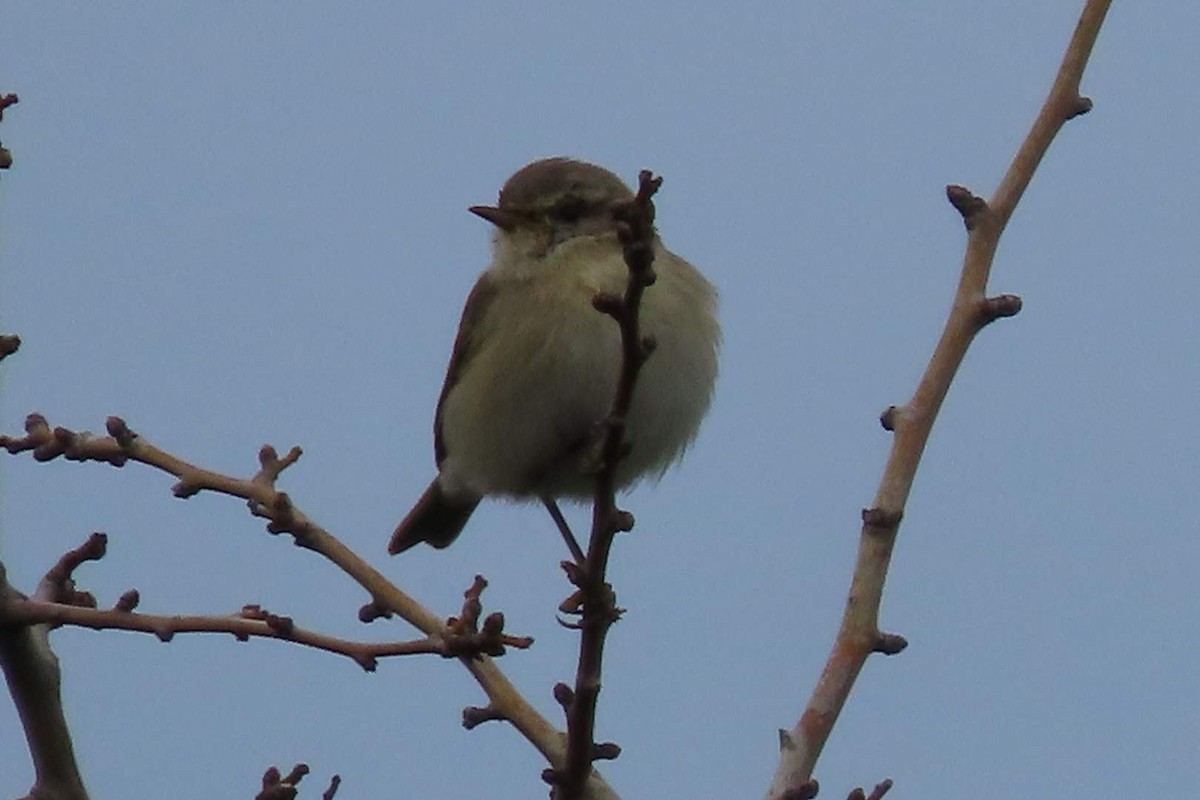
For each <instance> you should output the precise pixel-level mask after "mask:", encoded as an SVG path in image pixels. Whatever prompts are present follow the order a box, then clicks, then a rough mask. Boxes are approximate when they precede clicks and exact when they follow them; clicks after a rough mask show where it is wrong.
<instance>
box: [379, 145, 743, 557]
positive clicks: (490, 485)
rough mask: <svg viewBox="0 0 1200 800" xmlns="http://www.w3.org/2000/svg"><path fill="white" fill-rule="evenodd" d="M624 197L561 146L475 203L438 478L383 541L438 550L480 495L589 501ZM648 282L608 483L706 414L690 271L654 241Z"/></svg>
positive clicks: (704, 313) (707, 333) (635, 474)
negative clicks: (639, 356)
mask: <svg viewBox="0 0 1200 800" xmlns="http://www.w3.org/2000/svg"><path fill="white" fill-rule="evenodd" d="M632 199H633V193H632V192H630V190H629V188H628V187H626V186H625V184H624V183H623V182H622V181H621V179H620V178H618V177H617V176H616V175H614V174H613V173H611V172H609V171H608V170H606V169H603V168H602V167H598V166H595V165H593V164H587V163H584V162H582V161H575V160H573V159H569V158H547V159H543V160H541V161H535V162H533V163H532V164H529V165H527V166H525V167H523V168H521V169H520V170H518V171H517V172H516V174H514V175H513V176H512V177H511V178H509V179H508V182H507V183H505V184H504V188H502V189H501V190H500V201H499V203H498V204H497V205H495V206H473V207H472V208H471V209H470V210H471V212H472V213H474V214H477V215H478V216H480V217H483V218H484V219H485V220H487V221H488V222H490V223H492V224H493V225H495V226H496V232H495V238H494V240H493V246H492V263H491V265H490V266H489V267H488V268H487V269H486V270H485V271H484V272H483V274H482V275H480V276H479V280H478V281H476V283H475V288H473V289H472V290H471V294H470V296H468V297H467V304H466V308H464V309H463V314H462V320H461V322H460V323H459V326H458V336H457V337H456V338H455V340H454V351H453V353H452V355H451V357H450V366H449V368H448V369H447V371H446V381H445V384H444V385H443V386H442V394H441V397H440V398H439V399H438V405H437V413H436V415H435V417H434V423H433V442H434V455H435V458H436V461H437V467H438V475H437V477H436V478H434V480H433V483H431V484H430V485H429V488H427V489H426V490H425V493H424V494H422V495H421V498H420V499H419V500H418V501H417V504H416V505H415V506H414V507H413V509H412V510H411V511H410V512H409V513H408V516H406V517H405V518H404V520H403V521H402V522H401V523H400V525H399V526H398V527H397V528H396V530H395V532H394V533H393V534H392V539H391V542H390V543H389V545H388V551H389V552H391V553H400V552H403V551H404V550H407V549H408V548H410V547H412V546H413V545H415V544H417V543H418V542H428V543H429V544H431V545H433V546H434V547H446V546H447V545H449V544H450V543H451V542H453V541H454V539H455V538H457V537H458V535H459V533H461V532H462V529H463V526H464V525H466V523H467V519H468V518H469V517H470V516H471V513H472V512H473V511H474V510H475V507H476V506H478V505H479V501H480V500H481V499H482V498H483V497H485V496H487V495H498V496H502V497H509V498H517V499H539V498H540V499H543V500H552V499H555V498H571V499H579V500H587V499H589V498H590V497H591V494H592V491H593V488H594V478H593V476H592V475H591V474H590V473H589V470H588V469H587V460H588V456H589V453H588V449H589V448H588V445H589V444H591V442H592V441H594V435H595V434H594V432H595V429H596V425H597V423H599V422H600V421H602V420H603V419H604V418H605V416H606V415H607V414H608V412H609V408H610V406H611V405H612V401H613V395H614V393H615V392H616V385H617V379H618V375H619V373H620V368H621V337H620V330H619V328H618V326H617V324H616V323H615V322H614V321H613V320H612V318H611V317H609V316H608V315H606V314H602V313H600V312H599V311H597V310H596V309H595V308H594V307H593V305H592V299H593V298H594V297H595V296H596V294H598V293H600V292H608V293H613V294H618V295H619V294H621V293H622V292H623V291H624V288H625V284H626V282H627V280H628V268H627V267H626V265H625V261H624V257H623V255H622V247H621V243H620V241H619V240H618V238H617V220H616V218H615V216H614V211H615V209H617V208H618V207H620V206H622V205H624V204H627V203H628V202H629V201H630V200H632ZM654 252H655V260H654V270H655V273H656V274H657V281H656V282H655V283H654V284H653V285H652V286H650V287H648V288H647V289H646V292H645V294H644V295H643V297H642V305H641V312H640V321H641V328H642V332H643V333H644V334H647V335H650V336H653V337H654V339H655V342H656V347H655V349H654V352H653V353H652V354H651V356H650V358H649V360H647V361H646V363H645V365H644V366H643V368H642V371H641V373H640V375H639V377H638V382H637V384H636V386H635V389H634V394H633V400H632V405H631V407H630V410H629V415H628V418H627V420H626V425H627V427H626V433H625V439H626V442H627V443H628V445H629V452H628V455H627V456H626V457H625V458H624V459H623V460H622V461H621V463H620V464H619V465H618V468H617V481H618V485H619V487H625V486H628V485H630V484H632V483H634V482H636V481H638V480H639V479H641V478H643V477H647V476H649V477H653V478H657V477H659V476H661V475H662V474H663V473H664V472H665V471H666V469H667V468H668V467H669V466H671V464H673V463H674V462H676V461H677V460H678V459H679V458H680V457H681V456H682V454H683V452H684V451H685V450H686V449H687V447H688V445H689V444H690V443H691V441H692V439H694V438H695V436H696V431H697V430H698V429H699V427H700V421H701V419H702V418H703V417H704V414H705V412H706V411H707V410H708V406H709V401H710V399H711V397H712V391H713V384H714V383H715V381H716V377H717V350H718V347H719V345H720V340H721V333H720V328H719V326H718V324H717V319H716V305H717V296H716V291H715V290H714V289H713V287H712V285H711V284H709V282H708V281H707V280H705V278H704V276H703V275H701V274H700V272H699V271H698V270H697V269H696V268H695V267H693V266H692V265H691V264H689V263H688V262H687V261H684V260H683V259H682V258H680V257H679V256H677V255H675V254H674V253H672V252H671V251H670V250H668V249H667V248H666V247H664V246H663V244H662V242H661V241H659V239H658V237H657V236H655V241H654Z"/></svg>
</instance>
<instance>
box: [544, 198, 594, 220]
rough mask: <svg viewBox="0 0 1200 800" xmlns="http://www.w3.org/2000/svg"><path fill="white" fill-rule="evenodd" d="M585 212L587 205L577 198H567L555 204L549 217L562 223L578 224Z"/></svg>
mask: <svg viewBox="0 0 1200 800" xmlns="http://www.w3.org/2000/svg"><path fill="white" fill-rule="evenodd" d="M586 211H587V203H586V202H585V201H583V200H581V199H579V198H577V197H568V198H566V199H564V200H562V201H561V202H559V203H557V204H555V206H554V208H552V209H551V210H550V215H551V216H552V217H554V218H555V219H557V220H560V221H562V222H578V221H579V218H580V217H582V216H583V215H584V213H585V212H586Z"/></svg>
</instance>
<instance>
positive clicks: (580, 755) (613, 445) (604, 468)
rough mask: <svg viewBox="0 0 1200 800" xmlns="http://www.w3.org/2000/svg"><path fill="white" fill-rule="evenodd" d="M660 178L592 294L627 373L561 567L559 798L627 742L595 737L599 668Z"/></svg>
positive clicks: (621, 521)
mask: <svg viewBox="0 0 1200 800" xmlns="http://www.w3.org/2000/svg"><path fill="white" fill-rule="evenodd" d="M660 186H662V178H661V177H658V178H656V177H654V176H653V175H652V174H651V173H650V172H649V171H648V170H642V172H641V174H640V175H639V176H638V191H637V195H636V196H635V197H634V199H633V200H632V201H630V202H629V204H628V205H626V206H625V207H624V208H622V209H620V210H619V211H618V221H619V226H618V228H617V233H618V236H619V237H620V241H621V247H622V253H623V255H624V257H625V264H626V266H627V267H628V268H629V278H628V281H627V283H626V286H625V293H624V295H623V296H622V297H618V296H616V295H611V294H600V295H597V296H596V297H595V298H594V299H593V305H594V306H595V307H596V310H598V311H600V312H602V313H605V314H608V315H609V316H610V317H612V318H613V319H614V320H615V321H616V323H617V325H618V326H619V327H620V330H621V355H622V358H621V373H620V378H619V379H618V381H617V392H616V397H615V398H614V399H613V404H612V409H611V410H610V411H609V414H608V417H607V418H606V419H605V421H604V425H603V426H602V433H601V436H602V438H601V441H600V456H601V457H600V468H599V471H598V472H597V474H596V490H595V495H594V500H593V505H592V530H591V536H590V538H589V541H588V549H587V554H586V557H585V559H584V560H583V562H582V563H577V562H571V561H564V562H563V565H562V566H563V569H564V570H565V571H566V573H567V578H568V580H570V581H571V583H572V584H573V585H574V586H575V587H576V591H575V592H574V593H573V594H572V595H571V597H570V598H568V600H567V601H566V602H565V603H564V605H563V606H562V607H561V610H563V611H564V612H566V613H575V614H578V615H579V621H578V622H574V623H571V624H570V627H574V628H578V629H579V631H580V642H579V664H578V666H577V668H576V674H575V687H574V689H571V688H570V687H567V686H566V685H565V684H559V685H558V686H557V687H556V688H555V697H556V698H558V699H559V701H560V703H561V704H562V706H563V709H564V711H565V712H566V716H567V759H566V764H565V766H564V768H563V769H561V770H554V769H549V770H546V772H545V773H544V774H543V778H544V779H545V780H546V781H547V782H549V783H550V784H552V785H553V786H554V791H553V794H552V796H553V797H554V798H555V800H573V799H574V798H578V797H582V796H583V791H584V785H585V782H586V780H587V778H588V775H589V774H590V773H591V772H592V762H593V761H597V760H603V759H612V758H616V757H617V756H618V755H619V754H620V752H621V749H620V747H619V746H617V745H616V744H614V743H611V742H607V743H602V744H597V743H596V741H595V724H596V702H597V698H598V697H599V694H600V675H601V669H602V664H603V657H604V641H605V637H606V636H607V635H608V630H609V628H610V627H612V624H613V623H614V622H616V621H617V620H618V619H619V618H620V616H621V613H622V610H621V609H620V608H618V607H617V604H616V594H615V593H614V592H613V590H612V586H610V585H609V584H608V583H607V582H606V573H607V570H608V558H609V553H610V552H611V550H612V544H613V540H614V538H615V537H616V535H617V534H618V533H620V532H622V531H628V530H630V529H632V528H633V515H632V514H630V513H629V512H627V511H622V510H621V509H619V508H618V507H617V502H616V472H617V466H618V465H619V463H620V461H621V458H622V456H623V455H624V449H625V419H626V417H627V415H628V414H629V407H630V404H631V403H632V400H633V389H634V386H635V385H636V383H637V378H638V373H639V372H640V371H641V368H642V365H643V364H645V363H646V359H647V358H649V357H650V354H651V353H652V352H653V350H654V340H653V339H652V338H650V337H643V336H642V335H641V331H640V327H639V324H638V315H639V311H640V308H641V301H642V293H643V292H644V291H645V290H646V289H647V288H648V287H649V286H652V285H653V284H654V281H655V275H654V269H653V264H654V202H653V199H652V198H653V197H654V195H655V193H656V192H657V191H658V189H659V187H660Z"/></svg>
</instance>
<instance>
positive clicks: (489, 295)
mask: <svg viewBox="0 0 1200 800" xmlns="http://www.w3.org/2000/svg"><path fill="white" fill-rule="evenodd" d="M499 285H500V284H499V281H498V280H497V279H496V278H495V277H494V276H493V275H492V274H491V273H490V272H484V273H483V274H482V275H480V276H479V280H477V281H475V286H473V287H472V288H471V293H470V294H469V295H467V303H466V305H465V306H464V307H463V313H462V319H461V320H459V323H458V334H457V335H456V336H455V337H454V350H453V352H451V354H450V365H449V366H448V367H447V368H446V381H445V383H443V384H442V393H441V395H440V396H439V397H438V404H437V413H436V414H434V417H433V455H434V459H435V460H436V463H437V465H438V467H441V466H442V462H443V461H445V460H446V441H445V439H444V437H443V436H442V406H443V405H444V404H445V402H446V395H448V394H450V390H451V389H452V388H454V385H455V384H457V383H458V378H459V376H460V375H461V374H462V371H463V370H464V369H465V368H466V365H467V362H469V361H470V360H471V358H472V357H473V356H474V355H475V353H476V351H477V347H476V345H477V344H478V339H479V335H480V334H481V333H482V332H483V318H484V316H485V315H486V314H487V309H488V306H490V305H491V304H492V300H494V299H495V297H496V291H497V289H498V288H499Z"/></svg>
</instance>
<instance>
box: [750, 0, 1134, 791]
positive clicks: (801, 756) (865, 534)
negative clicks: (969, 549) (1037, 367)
mask: <svg viewBox="0 0 1200 800" xmlns="http://www.w3.org/2000/svg"><path fill="white" fill-rule="evenodd" d="M1110 2H1111V0H1088V2H1087V4H1086V6H1085V7H1084V9H1083V12H1082V14H1081V16H1080V20H1079V23H1078V25H1077V26H1076V29H1075V33H1074V36H1073V37H1072V38H1071V43H1070V44H1069V45H1068V47H1067V51H1066V55H1065V56H1064V58H1063V62H1062V66H1061V67H1060V68H1059V71H1058V75H1057V77H1056V79H1055V81H1054V85H1053V87H1052V88H1051V90H1050V94H1049V96H1048V97H1047V98H1046V101H1045V103H1044V104H1043V106H1042V109H1041V112H1040V113H1039V114H1038V117H1037V119H1036V121H1035V122H1034V124H1033V127H1032V129H1031V130H1030V132H1029V135H1028V136H1027V137H1026V139H1025V142H1024V143H1023V144H1022V145H1021V147H1020V149H1019V150H1018V151H1017V154H1016V156H1015V157H1014V158H1013V161H1012V164H1011V165H1010V166H1009V168H1008V172H1007V173H1006V174H1005V176H1004V178H1003V180H1002V181H1001V182H1000V186H999V187H998V188H997V190H996V193H995V196H994V197H993V198H992V199H991V201H989V202H984V201H983V200H982V199H981V198H978V197H976V196H974V195H973V194H971V193H970V192H969V191H967V190H965V189H963V188H961V187H949V188H948V190H947V195H948V197H949V199H950V202H951V203H952V204H953V205H954V207H955V208H956V209H958V211H959V212H960V213H961V214H962V216H963V221H964V222H965V223H966V225H967V230H968V231H969V235H968V238H967V249H966V254H965V256H964V260H963V267H962V276H961V278H960V281H959V285H958V290H957V293H956V294H955V298H954V305H953V307H952V309H951V311H950V316H949V318H948V319H947V321H946V327H945V329H944V331H943V332H942V336H941V339H940V340H939V341H938V344H937V346H936V348H935V349H934V352H933V356H932V357H931V358H930V360H929V365H928V367H927V368H926V370H925V374H924V375H923V376H922V377H921V381H920V383H919V384H918V386H917V389H916V392H915V393H914V395H913V397H912V399H911V400H910V401H909V402H908V403H907V404H905V405H904V406H900V407H895V408H892V409H889V410H888V411H887V412H885V414H884V417H883V423H884V427H885V428H888V429H890V430H894V431H895V438H894V440H893V442H892V451H891V454H890V456H889V457H888V462H887V466H886V468H885V469H884V473H883V477H882V479H881V480H880V484H879V489H878V491H877V493H876V495H875V501H874V505H873V506H872V507H871V508H869V509H866V510H864V512H863V525H862V532H861V536H860V538H859V549H858V558H857V562H856V564H855V569H854V576H853V577H852V579H851V583H850V595H849V599H848V600H847V603H846V611H845V614H844V616H843V618H842V625H841V629H840V630H839V631H838V635H837V639H836V640H835V642H834V645H833V649H832V652H831V653H830V655H829V659H828V661H827V662H826V664H825V668H824V671H823V672H822V673H821V677H820V679H819V680H818V681H817V685H816V687H815V688H814V690H813V693H812V696H811V698H810V699H809V702H808V706H807V707H806V708H805V711H804V714H803V716H801V718H800V721H799V722H798V723H796V725H795V726H794V727H793V728H792V729H791V730H790V731H781V732H780V743H781V747H780V759H779V766H778V768H777V770H776V773H775V777H774V779H773V780H772V782H771V785H770V787H769V788H768V790H767V795H766V796H767V797H768V798H769V800H779V798H783V797H785V796H787V794H788V793H789V792H790V791H794V790H795V789H796V787H799V786H802V785H805V784H806V783H807V782H808V780H809V778H810V776H811V775H812V771H813V768H814V766H815V765H816V762H817V758H818V757H819V756H820V753H821V749H822V748H823V747H824V745H825V742H826V740H827V739H828V737H829V733H830V731H831V730H832V729H833V725H834V722H835V721H836V720H837V717H838V714H839V713H840V711H841V709H842V706H843V704H844V703H845V701H846V698H847V697H848V696H849V694H850V690H851V688H852V687H853V685H854V681H855V679H856V678H857V677H858V673H859V671H860V670H861V669H862V666H863V664H864V663H865V662H866V659H867V657H868V656H869V655H870V654H871V653H872V652H895V651H896V648H897V647H898V646H899V645H900V643H901V642H902V641H903V640H902V639H899V638H898V637H895V636H894V635H888V634H883V633H881V632H880V631H879V606H880V603H881V601H882V597H883V585H884V580H885V578H886V577H887V569H888V564H889V562H890V560H891V554H892V548H893V546H894V545H895V541H896V534H897V532H898V531H899V527H900V519H901V517H902V516H903V512H904V506H905V503H906V502H907V500H908V495H909V491H910V490H911V488H912V483H913V478H914V476H915V474H916V470H917V466H918V464H919V463H920V459H921V453H922V451H923V450H924V448H925V443H926V441H927V440H928V438H929V432H930V430H931V429H932V427H933V422H934V419H935V418H936V416H937V413H938V409H939V408H940V407H941V404H942V401H943V400H944V399H945V397H946V392H947V391H948V390H949V388H950V383H951V381H952V380H953V379H954V374H955V372H956V371H957V370H958V367H959V365H960V364H961V363H962V360H963V357H964V356H965V354H966V351H967V348H968V346H969V345H970V344H971V342H972V341H973V340H974V338H975V335H976V334H977V333H979V331H980V330H981V329H982V328H983V327H984V326H986V325H987V324H988V323H990V322H992V321H993V320H995V319H998V318H1000V317H1005V316H1012V315H1013V314H1015V313H1017V311H1019V310H1020V299H1019V298H1016V297H1013V296H1011V295H1002V296H1000V297H995V298H988V297H987V296H986V294H985V293H986V289H987V281H988V275H989V273H990V271H991V265H992V259H993V257H994V256H995V252H996V245H997V243H998V241H999V238H1000V234H1001V232H1002V231H1003V230H1004V227H1005V225H1006V224H1007V223H1008V220H1009V218H1010V217H1011V216H1012V212H1013V209H1014V208H1015V207H1016V205H1017V201H1018V200H1020V198H1021V194H1022V192H1024V190H1025V187H1027V186H1028V185H1029V182H1030V180H1031V179H1032V178H1033V173H1034V171H1035V170H1036V169H1037V166H1038V164H1039V163H1040V162H1041V160H1042V157H1043V156H1044V155H1045V153H1046V150H1047V148H1049V146H1050V143H1051V142H1052V141H1053V139H1054V137H1055V135H1056V134H1057V133H1058V131H1059V130H1060V129H1061V128H1062V126H1063V124H1064V123H1065V122H1066V121H1067V120H1069V119H1071V118H1072V117H1075V116H1077V115H1079V114H1080V113H1083V112H1085V111H1087V110H1088V109H1089V108H1091V101H1090V100H1087V99H1086V98H1082V97H1080V95H1079V84H1080V80H1081V79H1082V77H1083V70H1084V67H1085V66H1086V65H1087V61H1088V58H1089V56H1090V55H1091V52H1092V48H1093V46H1094V45H1095V42H1096V37H1097V35H1098V34H1099V32H1100V26H1101V23H1103V21H1104V16H1105V14H1106V13H1107V11H1108V7H1109V4H1110Z"/></svg>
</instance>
